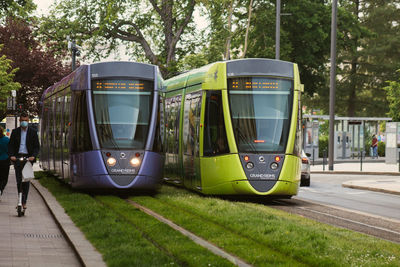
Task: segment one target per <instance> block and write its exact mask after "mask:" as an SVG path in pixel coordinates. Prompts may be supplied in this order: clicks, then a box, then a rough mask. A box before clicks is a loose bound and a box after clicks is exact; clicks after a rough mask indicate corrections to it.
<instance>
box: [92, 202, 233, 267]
mask: <svg viewBox="0 0 400 267" xmlns="http://www.w3.org/2000/svg"><path fill="white" fill-rule="evenodd" d="M96 199H99V200H100V201H101V202H102V203H104V204H105V205H106V206H109V207H110V208H112V209H113V210H114V211H115V212H117V213H118V214H119V215H120V216H121V217H123V218H125V219H126V220H128V221H129V222H130V223H132V224H135V225H136V227H137V228H138V229H140V231H141V232H143V233H145V234H146V236H147V237H148V238H149V239H151V240H155V241H156V242H157V244H158V245H160V246H161V247H162V249H163V250H165V251H166V253H168V254H170V255H173V256H174V257H175V258H177V259H178V260H179V262H180V263H182V264H183V265H186V266H232V264H231V263H230V262H229V261H228V260H225V259H223V258H221V257H219V256H217V255H214V254H212V253H211V252H210V251H208V250H207V249H205V248H203V247H201V246H199V245H197V244H195V243H194V242H193V241H192V240H190V239H189V238H187V237H186V236H184V235H182V234H181V233H179V232H177V231H175V230H174V229H172V228H171V227H169V226H168V225H166V224H164V223H162V222H159V221H158V220H156V219H154V218H153V217H151V216H149V215H147V214H145V213H143V212H142V211H140V210H139V209H137V208H135V207H133V206H132V205H130V204H128V203H127V202H126V201H124V200H122V199H115V197H110V196H97V197H96Z"/></svg>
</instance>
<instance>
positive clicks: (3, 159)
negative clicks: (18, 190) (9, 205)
mask: <svg viewBox="0 0 400 267" xmlns="http://www.w3.org/2000/svg"><path fill="white" fill-rule="evenodd" d="M9 142H10V139H9V138H8V137H7V136H5V135H4V129H3V127H1V126H0V199H1V195H3V193H4V189H5V188H6V185H7V183H8V174H9V171H10V158H9V157H8V143H9Z"/></svg>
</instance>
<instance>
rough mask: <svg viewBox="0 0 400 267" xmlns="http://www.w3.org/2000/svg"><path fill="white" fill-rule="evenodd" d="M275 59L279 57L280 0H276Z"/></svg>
mask: <svg viewBox="0 0 400 267" xmlns="http://www.w3.org/2000/svg"><path fill="white" fill-rule="evenodd" d="M275 27H276V32H275V59H279V58H280V49H281V39H280V37H281V0H276V25H275Z"/></svg>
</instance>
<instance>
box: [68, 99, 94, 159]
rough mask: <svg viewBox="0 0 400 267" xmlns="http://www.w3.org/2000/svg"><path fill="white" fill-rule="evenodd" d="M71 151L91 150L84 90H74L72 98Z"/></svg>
mask: <svg viewBox="0 0 400 267" xmlns="http://www.w3.org/2000/svg"><path fill="white" fill-rule="evenodd" d="M72 102H73V103H72V110H73V117H72V133H71V135H72V151H71V152H83V151H89V150H92V141H91V139H90V132H89V122H88V114H87V105H86V92H85V91H75V92H74V93H73V98H72Z"/></svg>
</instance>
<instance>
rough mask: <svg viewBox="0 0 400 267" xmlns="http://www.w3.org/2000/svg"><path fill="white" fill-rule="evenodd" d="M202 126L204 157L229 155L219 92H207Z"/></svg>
mask: <svg viewBox="0 0 400 267" xmlns="http://www.w3.org/2000/svg"><path fill="white" fill-rule="evenodd" d="M204 126H205V128H204V150H203V154H204V156H215V155H219V154H226V153H229V147H228V141H227V138H226V130H225V122H224V113H223V109H222V94H221V92H220V91H217V92H211V91H209V92H207V99H206V113H205V118H204Z"/></svg>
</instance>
